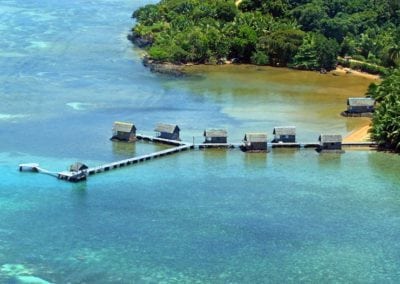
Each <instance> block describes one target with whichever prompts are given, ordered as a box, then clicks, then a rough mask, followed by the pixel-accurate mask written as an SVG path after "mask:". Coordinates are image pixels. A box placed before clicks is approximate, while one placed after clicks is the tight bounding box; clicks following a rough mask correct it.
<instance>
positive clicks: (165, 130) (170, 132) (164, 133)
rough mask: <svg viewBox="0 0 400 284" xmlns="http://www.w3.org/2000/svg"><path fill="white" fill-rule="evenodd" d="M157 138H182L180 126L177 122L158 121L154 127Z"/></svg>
mask: <svg viewBox="0 0 400 284" xmlns="http://www.w3.org/2000/svg"><path fill="white" fill-rule="evenodd" d="M154 131H155V132H156V137H157V138H163V139H168V140H180V138H179V132H180V128H179V126H178V125H176V124H166V123H158V124H157V125H156V127H155V129H154Z"/></svg>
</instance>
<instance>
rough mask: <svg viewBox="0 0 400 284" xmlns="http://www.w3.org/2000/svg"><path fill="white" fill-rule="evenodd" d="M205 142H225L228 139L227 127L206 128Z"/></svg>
mask: <svg viewBox="0 0 400 284" xmlns="http://www.w3.org/2000/svg"><path fill="white" fill-rule="evenodd" d="M204 137H205V140H204V143H216V144H224V143H227V140H228V132H227V131H226V130H225V129H206V130H204Z"/></svg>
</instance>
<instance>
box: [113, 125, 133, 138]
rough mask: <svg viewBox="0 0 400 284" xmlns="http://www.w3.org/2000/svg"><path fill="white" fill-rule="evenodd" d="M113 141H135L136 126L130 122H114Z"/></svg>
mask: <svg viewBox="0 0 400 284" xmlns="http://www.w3.org/2000/svg"><path fill="white" fill-rule="evenodd" d="M112 131H113V136H112V137H111V139H112V140H119V141H135V140H136V126H135V125H134V124H133V123H129V122H121V121H116V122H114V126H113V129H112Z"/></svg>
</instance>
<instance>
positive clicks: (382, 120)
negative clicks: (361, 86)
mask: <svg viewBox="0 0 400 284" xmlns="http://www.w3.org/2000/svg"><path fill="white" fill-rule="evenodd" d="M367 94H368V95H370V96H372V97H374V98H375V99H376V100H377V101H378V102H379V105H378V107H377V108H376V110H375V112H374V115H373V118H372V129H371V135H372V138H373V139H374V140H375V141H377V142H378V144H379V145H380V146H382V147H384V148H386V149H392V150H394V151H397V152H400V69H396V70H394V71H393V72H392V74H390V75H388V76H387V77H386V78H385V79H384V80H383V81H382V83H381V84H379V85H375V84H372V85H371V86H370V87H369V90H368V93H367Z"/></svg>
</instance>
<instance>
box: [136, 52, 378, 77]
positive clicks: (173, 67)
mask: <svg viewBox="0 0 400 284" xmlns="http://www.w3.org/2000/svg"><path fill="white" fill-rule="evenodd" d="M142 63H143V65H144V66H146V67H148V68H149V69H150V71H152V72H156V73H160V74H169V75H174V76H183V75H188V73H187V71H188V69H190V68H191V67H193V66H201V67H204V68H207V67H208V66H213V67H215V66H221V67H222V66H230V65H232V66H233V65H237V66H252V67H255V68H256V67H271V68H288V69H291V70H293V71H304V72H317V73H319V72H318V71H315V70H299V69H295V68H290V67H276V66H270V65H262V66H260V65H255V64H249V63H232V62H225V63H223V64H204V63H203V64H196V63H181V64H176V63H171V62H158V61H154V60H152V59H150V58H149V57H148V55H147V54H146V53H145V54H144V55H143V57H142ZM324 75H333V76H346V77H351V76H357V77H361V78H365V79H368V80H373V81H378V82H379V81H380V80H381V77H380V76H379V75H374V74H369V73H365V72H362V71H357V70H353V69H351V68H344V67H336V69H334V70H331V71H329V72H328V73H326V74H324Z"/></svg>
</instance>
